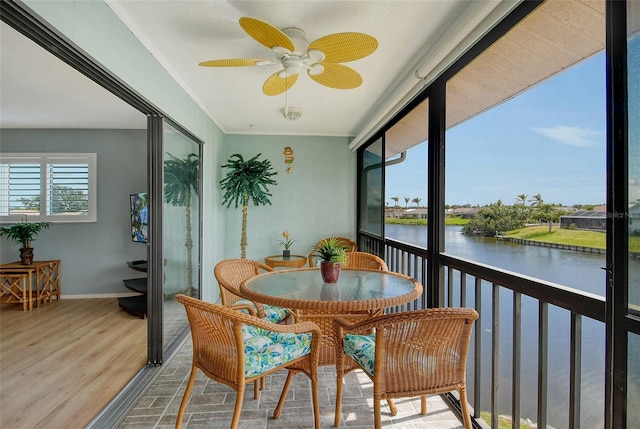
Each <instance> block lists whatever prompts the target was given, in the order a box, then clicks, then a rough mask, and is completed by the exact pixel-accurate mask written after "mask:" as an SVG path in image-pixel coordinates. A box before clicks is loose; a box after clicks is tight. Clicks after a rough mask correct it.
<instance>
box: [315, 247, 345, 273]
mask: <svg viewBox="0 0 640 429" xmlns="http://www.w3.org/2000/svg"><path fill="white" fill-rule="evenodd" d="M314 257H318V258H320V273H321V274H322V280H324V282H325V283H336V282H337V281H338V278H339V277H340V271H341V270H342V264H344V263H345V262H347V249H346V248H345V247H343V246H341V245H340V243H339V241H338V239H337V238H336V237H330V238H325V239H324V240H322V241H321V242H320V244H319V245H318V246H317V248H316V249H315V254H314Z"/></svg>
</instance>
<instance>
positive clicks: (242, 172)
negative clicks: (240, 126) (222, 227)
mask: <svg viewBox="0 0 640 429" xmlns="http://www.w3.org/2000/svg"><path fill="white" fill-rule="evenodd" d="M260 155H262V154H261V153H259V154H257V155H256V156H254V157H253V158H251V159H249V160H247V161H245V160H244V158H243V157H242V155H240V154H237V153H236V154H233V155H231V157H230V158H229V159H228V160H227V163H226V164H224V165H223V166H222V168H227V169H228V171H227V175H226V176H225V178H224V179H222V180H221V181H220V187H221V188H222V190H223V191H224V195H223V196H222V205H226V206H227V208H229V207H231V204H235V207H236V208H238V206H239V205H240V204H242V238H241V239H240V257H241V258H242V259H245V258H246V257H247V209H248V206H249V201H253V205H254V206H259V205H266V204H269V205H271V200H270V199H269V197H271V193H270V192H269V186H270V185H277V183H278V182H276V181H275V180H273V179H272V178H271V177H272V176H275V175H276V174H278V173H277V172H276V171H273V170H272V168H271V161H269V160H268V159H265V160H258V158H259V157H260Z"/></svg>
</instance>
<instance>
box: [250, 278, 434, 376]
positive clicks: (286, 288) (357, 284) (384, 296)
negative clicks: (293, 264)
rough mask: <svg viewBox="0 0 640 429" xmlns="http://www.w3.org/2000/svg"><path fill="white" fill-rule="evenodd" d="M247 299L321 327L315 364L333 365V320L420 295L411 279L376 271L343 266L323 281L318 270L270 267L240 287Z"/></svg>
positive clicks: (375, 311)
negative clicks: (334, 278) (335, 279)
mask: <svg viewBox="0 0 640 429" xmlns="http://www.w3.org/2000/svg"><path fill="white" fill-rule="evenodd" d="M240 293H241V294H242V295H243V296H244V297H245V298H247V299H250V300H252V301H256V302H260V303H263V304H270V305H277V306H280V307H284V308H287V309H288V310H289V311H291V313H292V314H293V316H294V318H295V320H296V322H300V321H312V322H314V323H316V324H317V325H318V326H319V327H320V329H321V330H322V341H321V352H320V365H333V364H335V351H334V350H335V344H334V343H335V339H334V333H333V320H334V319H335V318H338V317H339V318H343V319H346V320H349V321H356V320H360V319H363V318H367V317H371V316H374V315H377V314H380V313H382V311H383V310H384V309H385V308H388V307H394V306H397V305H402V304H406V303H408V302H411V301H413V300H414V299H416V298H418V297H419V296H420V295H421V294H422V285H421V284H420V283H418V282H417V281H416V280H414V279H412V278H411V277H408V276H405V275H402V274H398V273H393V272H388V271H380V270H363V269H349V268H343V269H342V271H341V273H340V278H339V279H338V282H337V283H324V281H323V280H322V276H321V274H320V270H319V269H318V268H301V269H298V270H288V271H273V272H268V273H264V274H260V275H258V276H255V277H252V278H250V279H248V280H246V281H245V282H243V283H242V285H240Z"/></svg>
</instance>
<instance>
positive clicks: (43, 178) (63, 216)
mask: <svg viewBox="0 0 640 429" xmlns="http://www.w3.org/2000/svg"><path fill="white" fill-rule="evenodd" d="M95 178H96V154H95V153H74V154H68V153H3V154H0V222H16V221H20V220H22V219H25V218H28V219H29V220H31V221H49V222H95V221H96V219H97V215H96V180H95Z"/></svg>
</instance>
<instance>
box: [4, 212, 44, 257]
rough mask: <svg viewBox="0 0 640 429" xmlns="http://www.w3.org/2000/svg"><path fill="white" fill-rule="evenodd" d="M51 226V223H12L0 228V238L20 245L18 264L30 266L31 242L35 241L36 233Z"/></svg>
mask: <svg viewBox="0 0 640 429" xmlns="http://www.w3.org/2000/svg"><path fill="white" fill-rule="evenodd" d="M50 226H51V222H27V221H26V220H24V221H22V222H20V223H14V224H13V225H9V226H1V227H0V237H4V236H7V238H10V239H12V240H13V241H15V242H16V244H20V245H21V246H22V247H21V248H20V263H21V264H22V265H31V263H32V262H33V248H32V247H31V242H32V241H34V240H35V238H36V236H37V235H38V233H39V232H40V231H41V230H43V229H47V228H49V227H50Z"/></svg>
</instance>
